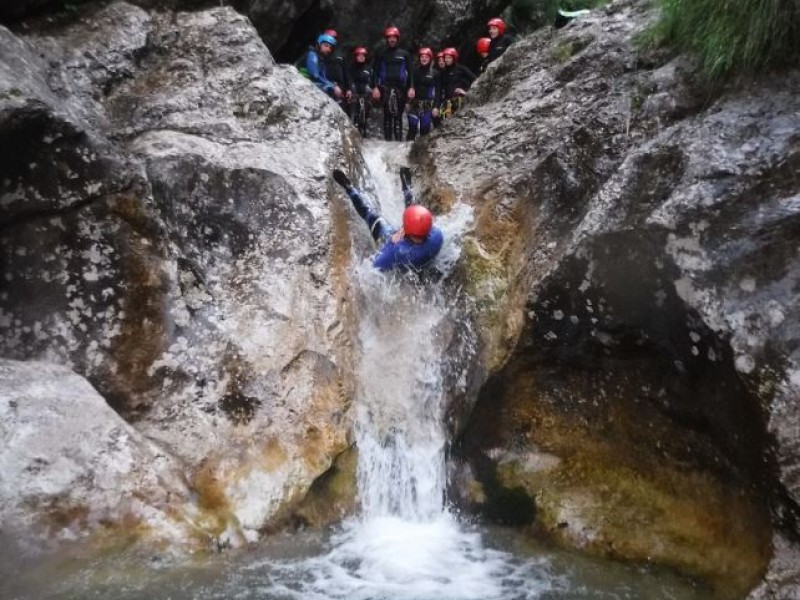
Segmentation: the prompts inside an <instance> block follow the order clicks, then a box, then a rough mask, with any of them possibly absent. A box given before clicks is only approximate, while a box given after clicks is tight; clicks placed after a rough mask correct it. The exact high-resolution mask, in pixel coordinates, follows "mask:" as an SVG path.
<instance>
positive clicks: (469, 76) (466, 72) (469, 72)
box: [459, 65, 478, 89]
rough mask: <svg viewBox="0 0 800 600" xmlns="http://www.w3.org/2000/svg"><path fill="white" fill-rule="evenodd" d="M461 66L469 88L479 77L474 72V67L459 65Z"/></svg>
mask: <svg viewBox="0 0 800 600" xmlns="http://www.w3.org/2000/svg"><path fill="white" fill-rule="evenodd" d="M459 66H460V67H461V74H462V75H463V77H464V82H465V83H466V84H467V89H469V88H470V86H472V84H473V82H474V81H475V80H476V79H477V78H478V76H477V75H475V73H473V72H472V69H470V68H469V67H466V66H464V65H459Z"/></svg>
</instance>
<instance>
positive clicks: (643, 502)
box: [415, 2, 800, 597]
mask: <svg viewBox="0 0 800 600" xmlns="http://www.w3.org/2000/svg"><path fill="white" fill-rule="evenodd" d="M647 22H648V15H647V13H646V12H645V9H644V8H643V7H642V6H641V5H640V4H638V3H633V2H616V3H614V4H612V5H611V7H609V8H608V9H606V10H603V11H600V12H597V13H593V14H592V15H591V16H590V17H588V18H586V19H582V20H579V21H577V22H575V23H573V24H572V25H570V26H569V27H566V28H565V29H563V30H561V31H559V32H541V33H540V34H537V35H534V36H532V37H531V38H528V39H526V40H523V41H521V42H520V43H518V44H516V45H515V46H513V47H512V48H511V49H509V51H508V52H507V53H506V55H505V56H504V57H503V58H502V59H501V60H499V61H497V62H496V63H495V64H493V65H492V66H491V68H490V69H489V70H488V71H487V73H485V74H484V75H483V76H482V77H481V79H480V80H479V81H478V82H477V85H476V87H474V88H473V90H472V91H471V94H470V99H469V102H468V103H467V106H466V108H465V109H464V111H463V112H462V114H461V115H460V116H459V117H457V118H454V119H452V120H451V121H449V122H448V123H446V125H445V131H446V133H445V134H444V135H435V136H433V137H432V138H431V139H429V140H427V141H423V142H420V143H419V144H418V145H417V147H416V148H415V156H416V159H417V160H418V162H419V164H420V167H421V168H422V169H423V170H424V171H425V172H426V174H427V184H428V190H427V191H428V193H429V194H431V195H433V196H436V197H437V198H438V199H439V202H440V203H441V204H442V205H445V206H446V205H448V204H449V203H451V202H453V200H454V199H456V198H460V199H463V200H466V201H468V202H470V203H472V204H474V205H475V207H476V211H477V215H478V217H477V225H476V230H475V232H474V238H473V240H472V241H471V243H470V245H469V246H468V248H467V255H468V261H467V264H466V266H465V280H466V282H467V286H468V287H469V289H470V290H471V292H472V294H473V296H474V297H475V299H476V305H477V307H478V310H479V321H480V323H481V325H482V327H481V330H482V331H483V340H484V355H483V361H484V363H485V364H486V365H487V367H488V368H489V369H490V371H491V372H492V373H493V376H492V377H490V379H489V381H488V383H487V385H486V386H485V387H484V389H483V391H482V393H481V396H480V398H479V401H478V405H477V407H476V412H475V414H474V416H473V418H472V420H471V422H470V424H469V425H468V427H467V429H466V431H465V433H464V435H463V437H462V439H461V442H460V456H461V460H462V467H461V470H460V473H459V474H457V475H456V477H455V480H456V481H459V482H460V484H459V488H460V489H461V493H462V499H463V503H464V504H465V505H467V506H471V507H472V508H473V509H475V510H479V511H482V512H484V513H485V514H488V515H490V516H491V515H496V516H497V515H502V517H503V519H505V520H507V521H512V522H514V523H518V524H525V523H531V524H533V525H534V526H535V527H536V528H538V529H540V530H543V531H546V532H548V533H549V534H550V535H551V536H552V537H553V538H555V539H557V540H560V541H562V542H563V543H565V544H568V545H577V546H580V547H584V548H587V549H589V550H592V551H594V552H599V553H608V554H611V555H614V556H620V557H626V558H633V559H637V560H648V561H655V562H660V563H666V564H670V565H673V566H677V567H679V568H681V569H683V570H685V571H689V572H693V573H696V574H700V575H703V576H705V577H707V578H709V579H711V580H712V581H713V582H715V585H716V587H717V589H718V591H719V593H720V594H721V595H722V596H724V597H741V596H742V595H744V594H745V593H746V591H747V590H749V589H751V588H752V587H753V586H754V585H755V584H756V583H758V581H759V579H761V578H762V576H763V575H764V572H765V570H766V569H767V565H768V563H769V561H770V555H771V554H772V556H774V559H773V565H774V569H776V570H777V571H775V573H776V574H775V575H774V576H773V575H772V573H773V571H772V570H771V571H770V572H769V573H768V574H767V576H766V579H765V581H768V582H770V585H769V586H768V589H769V590H770V593H774V594H775V596H774V597H791V596H792V595H796V584H791V585H795V587H791V586H789V587H787V585H789V584H785V585H784V584H783V583H780V582H786V580H787V578H786V577H785V576H784V575H783V574H784V573H785V572H786V569H785V565H786V563H787V560H786V559H785V556H787V555H790V554H787V553H789V552H791V551H796V550H791V544H790V543H789V542H785V541H783V542H782V543H780V544H778V543H772V533H771V532H772V529H773V528H775V529H776V530H785V531H786V532H787V535H788V539H792V538H793V536H796V533H797V526H796V523H797V514H798V502H797V501H798V497H797V494H798V485H797V472H798V471H797V470H798V465H800V462H799V461H798V458H800V456H798V438H797V431H798V430H800V429H798V420H799V419H800V413H798V402H797V398H798V391H799V388H798V381H797V365H798V360H800V355H798V351H797V342H796V341H797V339H798V319H799V318H800V313H798V311H797V308H796V307H797V305H798V304H797V299H798V298H797V278H798V275H799V274H800V264H799V263H798V259H797V247H796V246H797V244H796V230H797V227H798V224H799V223H800V210H799V209H800V204H798V203H797V195H798V191H800V176H798V173H800V169H798V165H800V163H798V161H799V160H800V144H799V143H798V142H799V141H800V138H798V135H797V132H798V131H800V120H799V117H798V115H800V104H799V103H798V94H797V92H798V90H799V89H800V75H798V74H797V73H790V74H788V75H784V76H782V77H780V78H778V79H776V80H770V79H765V80H762V81H759V82H757V83H756V84H753V85H752V86H748V85H745V86H741V85H740V86H739V87H738V88H735V89H731V90H728V91H726V92H723V93H722V94H719V95H718V97H717V98H718V99H717V100H715V101H714V102H713V103H712V104H710V105H709V106H704V104H706V103H707V99H708V95H707V92H706V93H700V91H699V90H701V89H702V88H701V87H700V86H699V85H697V84H696V83H694V81H693V78H692V69H691V66H690V65H688V64H687V63H686V62H685V60H684V59H681V58H673V57H671V56H668V55H664V54H663V53H661V52H659V51H638V50H637V49H636V47H635V45H634V39H635V37H636V35H637V33H639V32H640V31H642V29H643V27H644V26H645V25H646V24H647ZM456 155H457V156H458V157H459V160H458V161H453V160H452V157H453V156H456ZM441 165H447V168H446V169H445V168H440V166H441ZM776 539H778V538H776ZM781 539H782V538H781ZM787 548H788V549H787ZM781 565H783V566H781ZM776 582H778V583H776ZM781 585H784V587H781Z"/></svg>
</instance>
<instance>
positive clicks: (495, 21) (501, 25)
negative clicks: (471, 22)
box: [486, 17, 506, 35]
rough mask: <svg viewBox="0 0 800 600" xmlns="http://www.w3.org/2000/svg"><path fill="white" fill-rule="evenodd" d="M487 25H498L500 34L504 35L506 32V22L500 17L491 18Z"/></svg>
mask: <svg viewBox="0 0 800 600" xmlns="http://www.w3.org/2000/svg"><path fill="white" fill-rule="evenodd" d="M486 27H497V29H498V31H499V32H500V35H503V34H504V33H505V32H506V22H505V21H503V19H501V18H499V17H495V18H494V19H489V22H488V23H486Z"/></svg>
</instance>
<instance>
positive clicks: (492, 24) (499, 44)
mask: <svg viewBox="0 0 800 600" xmlns="http://www.w3.org/2000/svg"><path fill="white" fill-rule="evenodd" d="M486 26H487V27H488V28H489V37H490V38H491V40H492V43H491V44H490V46H489V57H488V59H487V60H488V62H487V64H488V63H492V62H494V61H496V60H497V59H498V58H500V57H501V56H502V55H503V52H505V51H506V50H508V47H509V46H510V45H511V44H513V43H514V38H512V37H511V36H510V35H506V22H505V21H503V19H500V18H499V17H495V18H494V19H489V22H488V23H486Z"/></svg>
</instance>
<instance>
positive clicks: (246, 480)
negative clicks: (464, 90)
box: [0, 2, 359, 543]
mask: <svg viewBox="0 0 800 600" xmlns="http://www.w3.org/2000/svg"><path fill="white" fill-rule="evenodd" d="M0 35H2V36H4V40H5V41H8V44H6V43H5V42H4V44H3V51H4V54H3V60H0V85H2V86H3V87H1V88H0V90H3V91H0V131H2V132H4V134H3V135H0V152H2V154H3V157H8V158H13V157H14V156H15V154H17V155H18V156H17V158H15V159H14V160H9V161H8V162H5V164H6V165H10V168H9V169H8V170H6V171H4V177H5V179H4V180H3V181H0V184H2V188H1V189H0V198H2V201H3V205H4V207H6V208H7V210H4V212H3V216H2V219H3V221H2V223H3V224H2V228H1V229H0V247H2V249H3V251H2V264H3V276H4V278H5V283H6V284H7V285H6V287H5V288H4V289H3V291H2V294H0V329H1V330H2V342H1V343H0V345H2V349H1V351H2V354H3V355H5V356H8V357H13V358H17V359H21V360H30V359H41V358H47V359H48V360H52V361H55V362H59V363H61V364H64V365H67V366H69V367H70V368H72V369H74V370H75V371H76V372H79V373H80V374H82V375H84V376H85V377H87V378H88V379H89V380H90V381H91V383H92V384H93V385H94V386H95V387H96V388H97V390H98V391H99V392H100V393H101V394H102V395H103V396H104V397H105V398H106V400H107V401H108V402H109V404H111V405H112V406H113V407H114V408H115V409H116V410H117V411H118V412H119V413H120V414H121V415H123V416H124V417H125V418H127V419H132V420H135V422H136V425H135V426H136V428H137V430H138V431H140V432H141V433H143V434H145V435H147V436H149V437H151V438H153V439H156V440H158V441H160V442H161V443H162V445H163V447H164V448H165V450H166V451H168V452H170V453H171V454H172V455H174V456H177V457H180V458H181V459H182V460H183V461H185V464H186V465H187V476H188V479H189V484H190V485H191V486H193V488H194V489H195V490H196V492H197V494H198V496H199V498H200V504H201V507H202V506H203V505H206V506H214V507H216V508H209V509H208V510H209V512H211V513H214V514H207V515H205V516H204V517H203V518H202V519H200V518H198V521H201V522H203V524H202V526H200V530H201V531H206V532H207V534H208V535H209V536H217V535H218V532H219V531H226V532H228V533H226V534H225V535H226V537H227V539H229V541H231V542H232V543H236V542H240V541H243V540H244V539H251V538H252V537H254V536H257V531H258V530H259V529H261V528H262V527H264V526H265V525H266V524H267V523H269V522H270V519H273V518H275V517H276V515H278V513H279V512H281V514H286V513H287V511H290V510H291V506H289V505H287V504H286V503H287V501H288V502H289V503H291V502H295V503H296V502H299V500H300V499H301V498H302V495H303V493H304V490H307V489H308V487H309V486H310V485H311V483H312V482H313V481H314V479H315V478H316V477H317V476H319V475H320V474H321V473H322V472H324V471H325V470H326V469H327V468H328V467H329V466H330V464H331V462H332V460H333V457H335V456H336V455H337V454H339V453H340V452H341V451H342V450H343V449H344V448H346V447H347V445H348V442H347V431H348V428H349V424H350V421H349V415H348V412H347V406H348V402H349V397H350V393H351V390H352V388H353V382H352V369H351V368H350V350H349V347H348V346H347V345H346V344H344V343H343V339H344V338H345V337H346V334H347V328H348V326H347V323H349V316H348V314H347V312H346V303H345V302H343V300H344V297H345V294H346V290H347V287H346V284H345V281H344V279H343V277H344V274H345V266H346V263H347V260H348V259H349V254H348V251H347V249H348V247H349V240H348V239H343V238H339V239H336V238H334V237H333V233H332V232H333V231H334V230H335V229H336V228H337V227H339V229H340V230H342V228H343V227H344V226H345V223H344V221H343V220H344V219H345V218H347V217H346V215H347V214H348V213H345V212H344V211H339V212H335V211H333V210H332V208H331V204H330V203H329V200H328V197H329V189H328V184H327V183H326V182H327V179H328V174H329V171H330V169H331V168H332V166H333V165H334V164H342V162H350V163H352V164H354V166H356V167H357V162H358V160H359V156H358V153H357V151H355V150H354V148H355V138H354V137H353V136H354V135H355V133H354V131H353V130H352V128H351V127H350V125H349V123H348V120H347V118H346V117H345V115H344V114H343V113H342V112H341V111H340V110H339V109H338V107H337V106H336V105H335V104H333V103H332V102H331V101H330V100H329V99H327V98H326V97H325V96H324V94H322V93H321V92H319V91H318V90H317V89H316V88H314V87H313V86H312V85H311V83H310V82H309V81H308V80H306V79H304V78H302V77H300V76H299V75H298V74H297V71H296V70H295V69H294V68H292V67H279V66H277V65H276V64H275V62H274V60H273V58H272V57H271V55H270V54H269V52H268V51H267V49H266V47H265V46H264V44H263V42H262V41H261V40H260V38H259V37H258V34H257V33H256V31H255V30H254V29H253V28H252V26H251V25H250V23H249V21H248V20H247V19H246V18H245V17H243V16H241V15H239V14H237V13H236V12H234V11H233V10H231V9H229V8H223V9H220V8H217V9H213V10H209V11H204V12H195V13H179V14H174V13H169V12H162V13H154V14H153V15H150V14H148V13H147V12H145V11H144V10H143V9H141V8H138V7H136V6H133V5H130V4H126V3H123V2H117V3H113V4H111V5H109V6H107V7H103V8H101V9H99V10H96V11H92V10H90V9H88V8H87V13H86V18H84V19H82V20H81V21H80V22H79V23H72V24H70V25H67V26H63V27H56V28H53V29H50V30H48V31H47V34H46V35H44V34H36V35H30V36H28V37H26V38H24V39H22V38H19V37H16V36H14V35H13V34H11V33H10V32H8V31H7V30H5V29H0ZM6 49H9V51H8V52H7V53H6ZM6 90H7V91H6ZM13 90H17V91H13ZM31 107H33V108H31ZM65 131H66V132H67V133H64V132H65ZM9 132H10V133H9ZM343 155H345V158H344V159H342V158H341V157H342V156H343ZM33 157H38V158H37V164H36V165H35V166H31V162H32V161H33ZM42 159H44V160H42ZM40 163H42V164H43V165H46V167H44V166H40ZM38 169H44V170H45V171H46V176H42V174H41V173H40V172H39V170H38ZM204 497H208V498H215V499H219V498H224V499H225V501H224V502H222V503H216V504H214V503H213V502H211V501H210V500H203V498H204ZM204 503H205V504H204ZM214 511H216V512H214ZM201 512H202V511H201Z"/></svg>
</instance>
